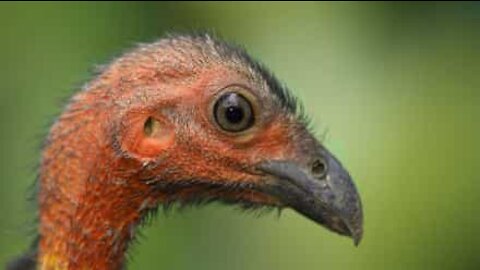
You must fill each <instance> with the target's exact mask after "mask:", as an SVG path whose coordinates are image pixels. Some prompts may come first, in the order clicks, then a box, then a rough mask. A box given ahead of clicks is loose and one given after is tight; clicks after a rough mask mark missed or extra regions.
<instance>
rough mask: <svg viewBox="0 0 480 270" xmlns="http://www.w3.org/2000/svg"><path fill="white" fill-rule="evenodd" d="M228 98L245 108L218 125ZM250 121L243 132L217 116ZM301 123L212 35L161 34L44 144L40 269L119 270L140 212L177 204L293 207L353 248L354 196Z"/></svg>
mask: <svg viewBox="0 0 480 270" xmlns="http://www.w3.org/2000/svg"><path fill="white" fill-rule="evenodd" d="M229 93H235V94H238V95H240V96H241V97H242V98H243V99H244V100H246V101H247V104H249V105H250V107H249V108H250V109H251V110H250V112H245V111H242V113H241V114H235V113H234V114H233V115H232V114H230V115H227V118H225V119H226V120H225V119H224V116H223V115H222V114H221V113H220V114H219V113H218V105H216V104H218V103H219V100H221V97H222V96H225V95H229ZM229 97H230V98H235V97H238V96H235V97H232V96H229ZM234 101H235V100H234ZM225 104H227V105H225V106H227V107H226V108H230V107H228V106H229V105H228V104H230V103H225ZM220 106H222V105H220ZM243 109H245V108H243ZM249 113H250V114H249ZM219 115H220V116H219ZM248 115H250V117H251V119H250V120H251V121H250V122H248V123H247V122H245V123H247V124H246V125H244V127H243V128H240V129H241V130H235V131H232V130H228V128H227V129H225V127H224V126H222V122H221V121H219V120H218V117H220V118H222V119H223V122H225V121H227V122H228V121H229V118H228V117H230V118H232V117H233V118H232V119H233V120H235V119H237V120H238V119H241V118H242V117H248ZM235 117H237V118H235ZM302 119H303V118H302V117H301V116H299V114H298V113H296V107H295V100H294V99H293V98H292V97H291V96H290V95H289V93H288V92H287V91H286V90H285V89H283V88H281V86H280V85H279V84H278V83H277V82H276V80H275V79H274V78H273V77H272V76H271V75H270V74H269V73H268V72H267V71H265V70H264V68H263V67H262V66H260V65H259V64H257V63H256V62H254V61H253V60H252V59H251V58H250V57H248V56H247V55H246V53H245V52H244V51H243V50H241V49H238V48H235V47H233V46H231V45H228V44H225V43H223V42H221V41H218V40H215V39H214V38H212V37H210V36H208V35H198V36H176V37H169V38H165V39H161V40H159V41H158V42H156V43H153V44H150V45H143V46H140V47H139V48H137V49H135V50H133V51H131V52H130V53H127V54H126V55H124V56H122V57H120V58H118V59H116V60H115V61H114V62H113V63H111V64H110V65H109V66H107V67H106V68H104V69H103V70H102V71H101V72H100V73H99V75H98V76H97V77H96V78H94V79H93V80H92V81H91V82H89V83H88V84H86V85H85V86H84V88H83V89H82V91H80V92H78V93H77V94H76V95H75V96H73V98H72V99H71V101H70V103H69V104H68V106H67V107H66V109H65V111H64V112H63V113H62V114H61V116H60V117H59V118H58V120H57V121H56V122H55V124H54V125H53V127H52V128H51V131H50V133H49V136H48V138H47V141H46V144H45V148H44V151H43V153H42V161H41V169H40V178H39V179H40V190H39V208H40V226H39V235H40V238H39V239H40V240H39V246H38V251H37V253H36V254H37V255H36V256H37V266H38V267H39V268H40V269H119V268H121V267H122V265H123V263H124V254H125V252H126V250H127V247H128V243H129V241H130V240H131V239H132V238H133V237H134V234H135V230H136V228H137V226H138V225H139V224H140V223H141V221H142V218H143V217H144V216H145V214H146V213H147V212H148V211H149V210H152V209H155V208H156V207H157V206H158V205H162V204H170V203H173V202H180V203H182V204H184V203H189V202H198V201H213V200H219V201H224V202H229V203H240V204H242V205H243V206H245V207H250V206H275V207H292V208H294V209H295V210H297V211H299V212H300V213H302V214H304V215H305V216H307V217H309V218H311V219H313V220H314V221H316V222H318V223H320V224H322V225H324V226H326V227H327V228H329V229H331V230H333V231H336V232H337V233H340V234H344V235H350V236H352V237H353V238H354V239H355V241H356V242H358V241H359V240H360V238H361V234H362V212H361V204H360V200H359V197H358V194H357V193H356V190H355V188H354V186H353V184H352V183H351V180H350V178H349V176H348V173H346V171H345V170H344V169H343V168H342V167H341V165H340V163H339V162H338V161H337V160H336V159H335V158H334V157H333V156H332V155H331V154H330V153H329V152H328V151H327V150H326V149H325V148H324V147H323V146H322V145H321V144H320V143H319V142H318V141H317V140H316V139H315V138H314V137H313V136H312V135H311V134H310V133H309V131H308V129H307V128H306V127H305V123H304V122H305V121H303V120H302ZM235 121H236V120H235ZM227 126H230V124H228V123H227ZM235 128H236V127H235ZM315 174H316V175H315Z"/></svg>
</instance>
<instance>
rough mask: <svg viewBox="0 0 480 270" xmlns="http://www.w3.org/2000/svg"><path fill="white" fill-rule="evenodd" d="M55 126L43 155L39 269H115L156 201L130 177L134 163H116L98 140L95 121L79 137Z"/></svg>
mask: <svg viewBox="0 0 480 270" xmlns="http://www.w3.org/2000/svg"><path fill="white" fill-rule="evenodd" d="M89 117H90V116H89V115H88V114H87V115H84V116H83V117H82V119H88V118H89ZM59 122H60V123H57V124H56V126H54V128H53V130H52V133H51V135H50V139H49V141H50V142H49V143H48V145H47V146H46V147H45V149H44V152H43V156H42V165H41V171H40V190H39V206H40V207H39V210H40V227H39V233H40V242H39V250H38V256H39V257H38V259H39V267H40V269H120V268H121V267H122V264H123V263H124V256H125V252H126V250H127V248H128V244H129V242H130V240H131V239H132V238H133V237H134V235H135V230H136V227H137V225H138V224H139V223H140V222H141V220H142V217H143V216H144V213H145V212H146V211H147V210H148V209H149V208H152V207H154V206H155V205H156V199H155V198H157V199H158V196H155V195H154V194H152V191H151V190H150V189H149V187H148V186H147V185H146V184H144V183H142V182H141V181H136V180H137V179H138V178H136V177H138V176H135V175H134V176H132V173H131V170H133V169H132V168H134V167H137V166H139V164H136V163H135V161H132V160H128V159H122V158H118V157H117V155H118V154H116V153H114V151H113V150H109V149H111V147H107V146H106V145H107V144H106V141H103V140H104V139H102V138H99V137H101V136H97V135H98V134H96V133H95V130H99V129H98V127H95V126H94V125H95V123H98V122H99V121H97V122H95V121H93V122H91V124H89V125H86V126H84V127H82V128H80V129H79V130H82V132H81V134H84V135H83V136H80V133H79V132H71V129H72V128H73V127H74V125H75V124H70V125H66V124H62V123H61V122H62V119H60V121H59ZM69 131H70V132H69ZM75 133H77V134H76V135H75ZM62 134H65V136H62ZM67 134H68V135H67ZM85 134H89V136H85ZM105 140H106V139H105ZM80 145H81V146H82V147H76V146H80ZM112 168H122V171H121V172H117V171H115V170H114V169H112ZM127 172H129V173H128V174H127ZM127 175H128V176H127Z"/></svg>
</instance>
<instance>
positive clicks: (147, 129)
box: [143, 117, 156, 137]
mask: <svg viewBox="0 0 480 270" xmlns="http://www.w3.org/2000/svg"><path fill="white" fill-rule="evenodd" d="M155 122H156V121H155V120H153V118H152V117H148V119H147V121H145V124H144V125H143V133H144V134H145V136H147V137H151V136H152V133H153V128H154V125H155Z"/></svg>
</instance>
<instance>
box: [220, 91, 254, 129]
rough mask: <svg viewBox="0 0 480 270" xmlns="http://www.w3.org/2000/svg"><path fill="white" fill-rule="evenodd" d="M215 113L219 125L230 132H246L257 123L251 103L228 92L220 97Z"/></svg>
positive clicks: (239, 95) (236, 94) (238, 95)
mask: <svg viewBox="0 0 480 270" xmlns="http://www.w3.org/2000/svg"><path fill="white" fill-rule="evenodd" d="M213 113H214V117H215V121H216V122H217V124H218V125H219V126H220V127H221V128H222V129H223V130H225V131H229V132H240V131H244V130H246V129H248V128H250V127H251V126H252V125H253V123H254V121H255V119H254V115H253V109H252V105H251V103H250V102H249V101H248V100H247V99H246V98H245V97H244V96H242V95H241V94H239V93H235V92H227V93H224V94H223V95H222V96H220V98H219V99H218V100H217V101H216V102H215V106H214V107H213Z"/></svg>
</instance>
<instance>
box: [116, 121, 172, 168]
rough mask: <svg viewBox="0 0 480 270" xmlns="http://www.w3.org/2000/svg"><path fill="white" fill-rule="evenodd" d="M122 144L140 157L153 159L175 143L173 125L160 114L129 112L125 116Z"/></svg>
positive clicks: (121, 137) (124, 149) (123, 148)
mask: <svg viewBox="0 0 480 270" xmlns="http://www.w3.org/2000/svg"><path fill="white" fill-rule="evenodd" d="M120 133H121V135H120V137H119V139H120V145H121V147H122V150H123V151H125V152H127V153H128V154H129V155H131V156H134V157H136V158H139V159H153V158H156V157H158V156H161V155H162V154H164V153H165V152H166V151H167V150H168V149H169V148H170V147H171V146H172V145H173V144H174V137H175V132H174V128H173V125H172V124H170V123H169V122H168V121H167V120H166V119H164V118H163V117H161V116H158V115H154V114H152V115H149V114H146V113H129V114H127V115H126V117H125V118H124V121H123V123H122V130H121V132H120Z"/></svg>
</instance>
